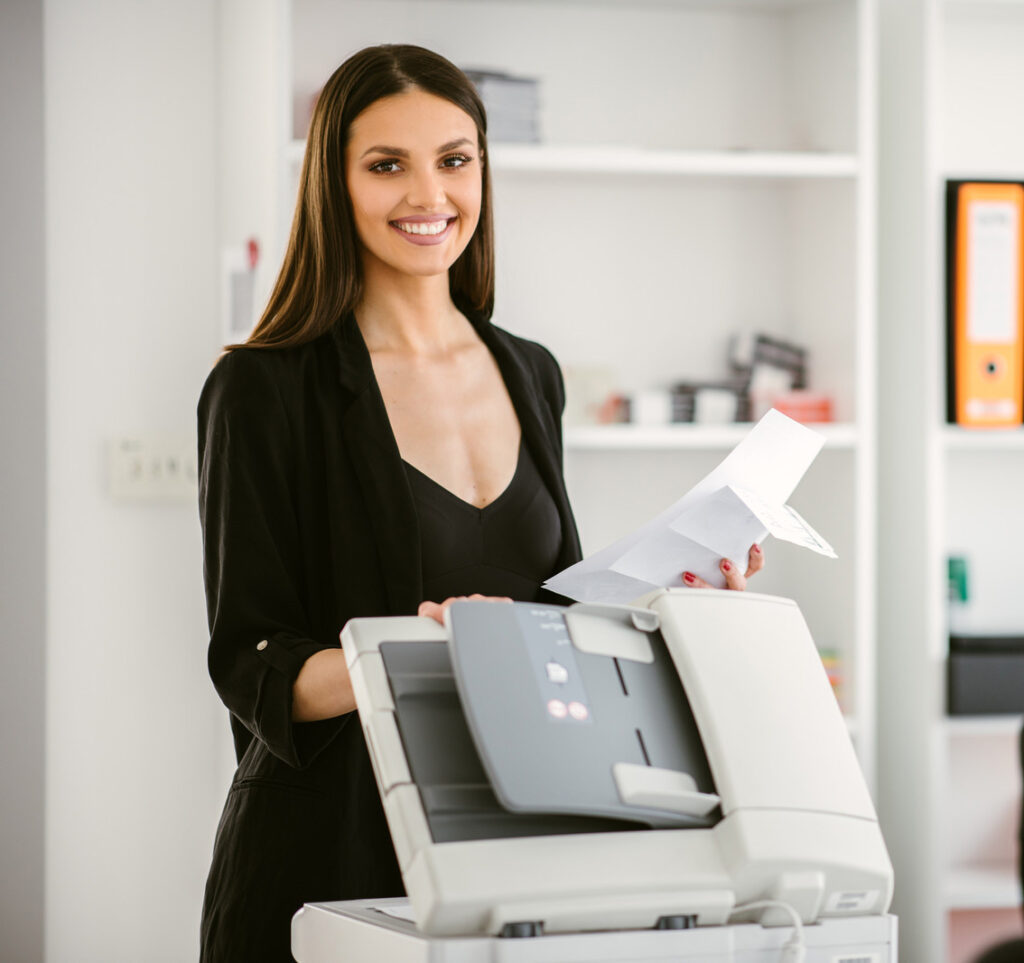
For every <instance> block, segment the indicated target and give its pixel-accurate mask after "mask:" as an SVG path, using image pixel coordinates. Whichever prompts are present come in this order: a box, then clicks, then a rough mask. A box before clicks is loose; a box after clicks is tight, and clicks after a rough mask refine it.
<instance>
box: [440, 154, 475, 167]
mask: <svg viewBox="0 0 1024 963" xmlns="http://www.w3.org/2000/svg"><path fill="white" fill-rule="evenodd" d="M472 161H473V158H472V157H467V156H466V155H465V154H449V155H448V156H447V157H446V158H445V159H444V160H443V161H442V162H441V163H442V165H443V166H444V167H447V168H449V169H451V170H457V169H458V168H460V167H463V166H464V165H466V164H470V163H472Z"/></svg>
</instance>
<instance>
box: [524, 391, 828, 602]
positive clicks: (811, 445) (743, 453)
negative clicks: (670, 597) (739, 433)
mask: <svg viewBox="0 0 1024 963" xmlns="http://www.w3.org/2000/svg"><path fill="white" fill-rule="evenodd" d="M824 443H825V439H824V438H822V436H821V435H819V434H817V433H816V432H814V431H811V430H810V429H809V428H806V427H805V426H804V425H801V424H799V423H798V422H796V421H793V419H791V418H787V417H786V416H785V415H783V414H782V413H781V412H778V411H776V410H775V409H772V410H771V411H769V412H768V413H767V414H766V415H765V416H764V417H763V418H762V419H761V420H760V421H759V422H758V423H757V424H756V425H754V427H753V428H752V429H751V430H750V432H749V434H747V436H746V437H745V438H744V439H743V440H742V441H741V442H740V443H739V444H738V445H737V446H736V447H735V448H734V449H733V450H732V451H731V452H730V453H729V454H728V455H727V456H726V457H725V458H724V459H723V461H722V462H721V464H720V465H718V467H717V468H715V469H714V470H713V471H712V472H710V473H709V474H708V475H706V476H705V477H704V478H703V479H702V480H701V481H699V482H698V483H697V484H696V485H695V486H694V487H693V488H691V489H690V491H688V492H687V493H686V494H685V495H683V497H682V498H680V499H679V500H678V501H677V502H675V503H674V504H673V505H670V506H669V507H668V508H667V509H665V511H663V512H661V513H660V514H659V515H658V516H657V517H655V518H653V519H651V521H649V522H647V523H646V524H644V525H642V526H641V527H640V528H638V529H637V530H636V531H634V532H631V533H629V534H628V535H626V536H625V537H623V538H621V539H619V540H618V541H617V542H614V543H613V544H611V545H609V546H607V547H606V548H603V549H601V551H599V552H597V553H595V554H594V555H590V556H588V557H587V558H585V559H583V561H581V562H577V563H576V564H575V565H571V566H569V568H567V569H565V570H564V571H562V572H559V573H558V574H557V575H555V576H553V577H552V578H550V579H548V580H547V581H546V582H545V583H544V586H545V588H548V589H550V590H551V591H553V592H558V593H559V594H561V595H565V596H567V597H568V598H572V599H576V600H578V601H581V602H610V603H619V604H621V603H626V602H630V601H632V600H633V599H635V598H637V597H638V596H640V595H643V594H645V593H646V592H650V591H652V590H653V589H656V588H660V587H667V586H670V585H681V584H682V581H681V577H682V573H683V572H684V571H690V572H693V573H694V574H695V575H698V576H700V577H701V578H703V579H704V580H705V581H706V582H708V583H709V584H711V585H717V586H723V585H724V584H725V579H724V577H723V576H722V573H721V572H720V571H719V569H718V561H719V559H720V558H723V557H733V555H732V554H729V555H725V556H723V555H720V554H717V553H715V552H714V551H712V550H710V549H709V548H707V547H706V546H705V545H702V544H701V543H700V541H698V540H696V539H694V538H693V536H692V535H690V534H686V535H684V534H682V533H680V532H678V531H675V530H673V524H672V523H673V522H675V521H676V519H678V518H679V517H680V516H681V515H682V514H683V512H685V511H687V510H689V509H691V508H693V509H695V510H697V509H698V507H699V506H700V504H701V502H702V501H703V500H704V499H706V498H707V497H708V496H710V495H712V494H714V493H716V492H718V491H720V490H721V489H722V488H724V487H726V486H729V485H731V486H733V487H734V489H736V490H744V491H748V492H754V493H755V494H756V495H757V496H759V497H760V498H761V499H762V500H763V501H764V502H765V503H767V504H769V505H778V506H782V505H784V504H785V502H786V499H788V498H789V496H790V495H791V494H792V492H793V490H794V489H795V488H796V486H797V483H798V482H799V481H800V479H801V478H802V477H803V475H804V472H806V471H807V469H808V467H810V464H811V462H812V461H814V459H815V457H816V456H817V454H818V452H819V451H821V447H822V445H824ZM709 524H711V525H712V526H716V525H717V521H716V520H715V519H710V520H709ZM761 528H762V529H765V528H766V526H761ZM761 537H762V538H763V537H764V534H762V535H761ZM755 541H759V539H756V538H751V539H750V540H749V541H747V543H746V545H745V547H744V548H743V550H742V552H741V553H740V554H739V558H738V559H736V561H737V562H740V563H742V562H743V561H744V560H745V559H746V553H747V550H748V549H749V548H750V545H751V544H753V542H755ZM730 544H731V543H730Z"/></svg>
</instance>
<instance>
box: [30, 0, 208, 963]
mask: <svg viewBox="0 0 1024 963" xmlns="http://www.w3.org/2000/svg"><path fill="white" fill-rule="evenodd" d="M217 19H218V10H217V4H216V3H215V2H213V0H152V2H145V3H141V2H133V0H46V2H45V29H44V37H45V51H46V58H45V60H46V67H45V80H46V188H47V211H48V213H47V222H46V227H47V265H48V280H47V293H48V300H49V304H48V308H49V318H48V329H47V335H48V350H47V374H48V379H47V380H48V392H47V402H48V408H49V412H48V422H47V428H48V432H49V444H48V456H49V477H48V486H47V511H48V523H49V533H48V542H47V549H48V570H47V579H48V607H49V627H48V633H47V713H46V728H47V731H46V753H47V754H46V760H47V761H46V777H47V807H46V836H47V857H46V940H47V947H46V958H47V959H48V960H52V961H55V963H66V961H75V963H87V961H93V960H95V961H97V963H99V961H102V963H117V961H131V963H138V961H142V960H145V961H147V963H150V961H161V960H168V961H171V960H173V961H176V963H177V961H182V960H189V959H194V958H195V957H196V956H197V952H198V950H197V948H198V935H197V930H198V919H199V908H200V905H201V900H202V891H203V883H204V880H205V873H206V869H207V864H208V859H209V853H210V847H211V844H212V839H213V832H214V828H215V824H216V819H217V816H218V814H219V807H220V805H221V803H222V799H223V791H224V786H223V770H222V765H221V760H222V746H223V733H224V730H225V727H226V725H227V722H226V716H225V713H224V711H223V709H222V708H221V707H220V704H219V703H218V702H217V700H216V696H215V695H214V693H213V689H212V686H211V685H210V683H209V681H208V678H207V675H206V662H205V643H206V638H207V636H206V624H205V611H204V603H203V596H202V559H201V552H200V535H199V523H198V518H197V511H196V507H195V505H194V504H191V503H185V504H179V505H174V504H172V505H136V506H132V505H124V504H118V503H116V502H114V501H112V500H111V499H110V498H109V496H108V495H107V493H106V490H105V479H104V470H103V465H104V462H103V446H104V442H105V440H106V439H107V438H109V437H112V436H118V435H121V434H132V433H143V434H148V433H153V432H171V433H189V432H193V431H194V420H195V403H196V399H197V397H198V393H199V389H200V387H201V385H202V382H203V379H204V377H205V375H206V373H207V371H208V370H209V367H210V365H211V363H212V361H213V359H214V357H215V356H216V353H217V350H218V347H219V325H218V318H217V310H218V286H217V284H218V282H217V242H216V237H217V234H216V231H217V147H218V117H217V106H216V105H217V63H218V58H217V42H218V28H217Z"/></svg>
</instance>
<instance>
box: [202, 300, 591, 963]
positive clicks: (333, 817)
mask: <svg viewBox="0 0 1024 963" xmlns="http://www.w3.org/2000/svg"><path fill="white" fill-rule="evenodd" d="M474 327H475V328H476V330H477V333H478V334H479V336H480V337H481V339H482V340H483V341H484V343H485V344H486V345H487V347H488V348H489V349H490V351H491V353H492V355H493V356H494V358H495V361H496V362H497V364H498V368H499V370H500V371H501V374H502V377H503V379H504V381H505V385H506V387H507V388H508V391H509V395H510V397H511V399H512V403H513V406H514V407H515V410H516V414H517V416H518V418H519V423H520V426H521V428H522V435H523V441H524V447H525V448H528V451H529V455H530V456H531V459H532V462H533V464H534V467H535V468H536V470H537V475H538V476H539V477H540V478H541V479H542V481H543V488H544V493H545V495H546V497H549V498H550V500H551V504H552V505H553V506H554V509H555V512H556V514H557V517H558V526H557V530H558V533H559V536H558V537H559V539H560V543H559V546H558V548H557V550H556V551H557V557H556V558H555V559H554V561H553V564H551V566H550V571H548V572H547V573H546V575H551V574H554V572H556V571H559V570H561V569H562V568H565V567H566V566H568V565H570V564H572V563H573V562H576V561H578V560H579V557H580V548H579V540H578V537H577V535H576V528H575V524H574V521H573V517H572V512H571V510H570V508H569V502H568V498H567V496H566V493H565V485H564V481H563V479H562V471H561V462H562V441H561V427H560V416H561V411H562V407H563V404H564V394H563V388H562V380H561V375H560V372H559V369H558V366H557V364H556V363H555V361H554V359H553V358H552V357H551V355H550V354H549V353H548V352H547V351H546V350H545V349H544V348H542V347H541V346H540V345H537V344H534V343H533V342H529V341H525V340H523V339H521V338H517V337H515V336H513V335H510V334H508V333H507V332H504V331H502V330H501V329H499V328H495V327H493V326H492V325H491V324H490V323H488V322H483V321H481V322H475V323H474ZM198 414H199V454H200V479H199V502H200V516H201V520H202V525H203V551H204V573H205V579H206V594H207V610H208V614H209V622H210V644H209V650H208V663H209V670H210V675H211V677H212V679H213V682H214V685H215V686H216V689H217V692H218V694H219V695H220V697H221V699H222V700H223V701H224V703H225V705H226V706H227V708H228V709H229V711H230V714H231V715H230V721H231V727H232V732H233V734H234V737H235V749H236V753H237V756H238V760H239V765H238V770H237V772H236V774H235V778H234V780H233V782H232V785H231V788H230V790H229V793H228V798H227V800H226V802H225V805H224V811H223V814H222V817H221V821H220V824H219V826H218V831H217V838H216V841H215V843H214V852H213V859H212V864H211V867H210V873H209V877H208V879H207V886H206V894H205V899H204V904H203V920H202V927H201V947H202V951H201V958H202V960H203V961H205V963H224V961H239V963H260V961H267V963H284V961H288V960H290V959H291V954H290V951H289V924H290V919H291V916H292V914H293V913H294V912H295V911H296V910H297V909H298V908H299V907H300V906H301V905H302V903H304V902H316V901H326V900H339V899H359V898H374V897H384V896H392V895H401V894H402V892H403V887H402V880H401V875H400V873H399V871H398V865H397V862H396V860H395V856H394V850H393V847H392V845H391V838H390V835H389V833H388V829H387V824H386V822H385V820H384V815H383V809H382V807H381V803H380V798H379V796H378V793H377V787H376V784H375V782H374V778H373V773H372V769H371V767H370V761H369V757H368V755H367V752H366V747H365V744H364V741H363V735H362V731H361V728H360V726H359V721H358V718H356V717H355V714H354V713H350V714H347V715H344V716H339V717H338V718H335V719H325V720H323V721H320V722H312V723H295V722H293V721H292V719H291V693H292V685H293V684H294V681H295V677H296V676H297V675H298V673H299V670H300V669H301V668H302V665H303V663H304V662H305V660H306V659H307V658H309V657H310V656H311V655H313V654H314V653H315V652H319V651H321V650H323V649H325V648H336V647H337V646H338V644H339V642H338V636H339V633H340V631H341V628H342V626H344V624H345V622H347V621H348V620H349V619H350V618H354V617H358V616H385V615H411V614H415V612H416V609H417V607H418V605H419V603H420V602H421V601H423V600H424V599H427V598H430V597H431V594H430V593H428V592H427V591H426V590H425V588H424V585H423V568H424V565H423V559H422V558H421V550H420V543H421V538H420V521H419V517H418V516H419V513H418V511H417V504H416V501H415V499H414V497H413V491H412V487H411V485H410V479H409V477H408V470H407V469H406V468H404V467H403V463H402V459H401V455H400V454H399V451H398V446H397V444H396V443H395V439H394V434H393V433H392V431H391V427H390V424H389V422H388V419H387V412H386V410H385V408H384V403H383V399H382V398H381V396H380V391H379V389H378V387H377V382H376V380H375V379H374V377H373V369H372V365H371V363H370V357H369V353H368V351H367V349H366V345H365V343H364V342H363V339H362V336H361V334H360V332H359V329H358V326H357V325H356V324H355V319H354V318H352V317H348V318H346V319H344V320H342V321H340V322H339V323H338V324H337V325H336V326H335V327H334V328H333V329H332V330H331V331H330V332H328V333H327V334H325V335H323V336H322V337H320V338H317V339H316V340H315V341H312V342H309V343H308V344H304V345H301V346H299V347H295V348H287V349H278V350H264V349H241V350H237V351H234V352H232V353H231V354H229V355H227V356H226V357H225V358H223V359H222V360H221V361H220V362H219V363H218V364H217V366H216V367H215V368H214V370H213V371H212V372H211V374H210V376H209V378H208V379H207V382H206V385H205V386H204V388H203V393H202V396H201V398H200V402H199V412H198ZM435 494H437V493H436V492H435ZM449 494H450V493H449ZM503 497H504V496H503ZM495 505H496V506H497V505H498V502H495ZM470 507H471V506H470ZM489 507H490V506H489ZM549 508H550V506H549ZM484 512H485V513H486V512H487V509H484ZM490 514H497V513H496V512H491V513H490ZM424 524H427V523H426V521H425V523H424ZM517 564H518V563H517ZM513 568H515V566H513ZM469 588H473V587H472V586H467V589H469ZM459 594H471V593H470V592H469V591H466V592H460V593H459ZM503 594H510V593H507V592H506V593H503ZM544 597H545V596H544V593H540V598H544ZM549 600H552V601H561V600H560V599H558V598H557V597H555V598H549Z"/></svg>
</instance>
